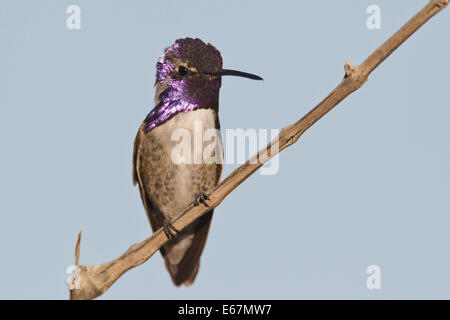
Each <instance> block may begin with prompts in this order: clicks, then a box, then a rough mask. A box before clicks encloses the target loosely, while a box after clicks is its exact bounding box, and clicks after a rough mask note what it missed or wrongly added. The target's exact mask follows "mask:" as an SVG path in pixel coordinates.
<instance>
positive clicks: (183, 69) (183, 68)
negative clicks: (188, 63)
mask: <svg viewBox="0 0 450 320" xmlns="http://www.w3.org/2000/svg"><path fill="white" fill-rule="evenodd" d="M178 73H179V74H180V75H182V76H185V75H187V73H188V71H187V69H186V68H185V67H183V66H179V67H178Z"/></svg>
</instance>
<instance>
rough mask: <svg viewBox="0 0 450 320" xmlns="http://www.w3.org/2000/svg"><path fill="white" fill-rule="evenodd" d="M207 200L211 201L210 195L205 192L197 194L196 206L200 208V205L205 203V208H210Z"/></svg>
mask: <svg viewBox="0 0 450 320" xmlns="http://www.w3.org/2000/svg"><path fill="white" fill-rule="evenodd" d="M206 200H211V199H210V198H209V197H208V195H207V194H206V193H204V192H200V193H196V194H195V200H194V206H196V207H197V206H199V205H200V203H203V204H204V205H205V207H209V205H208V204H207V203H206Z"/></svg>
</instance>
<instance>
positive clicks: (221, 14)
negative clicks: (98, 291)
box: [0, 0, 450, 299]
mask: <svg viewBox="0 0 450 320" xmlns="http://www.w3.org/2000/svg"><path fill="white" fill-rule="evenodd" d="M426 2H427V1H425V0H420V1H419V0H414V1H412V0H403V1H386V0H383V1H381V0H376V1H361V0H358V1H356V0H353V1H332V0H327V1H159V2H156V1H125V0H121V1H87V0H84V1H76V0H73V1H61V0H53V1H13V0H8V1H7V0H3V1H2V2H1V5H0V46H1V47H0V144H1V160H0V161H1V162H0V164H1V165H0V195H1V196H0V197H1V198H0V199H1V200H0V214H1V216H0V261H1V266H0V298H14V299H16V298H33V299H36V298H37V299H47V298H50V299H66V298H67V297H68V291H67V289H66V287H65V280H66V278H67V275H66V273H65V270H66V267H67V266H68V265H70V264H72V263H73V261H74V258H73V254H74V246H75V241H76V235H77V233H78V231H80V230H82V231H83V241H82V247H81V263H82V264H95V263H100V262H105V261H109V260H111V259H113V258H116V257H117V256H119V255H120V254H121V253H122V252H124V251H125V250H126V249H127V248H128V247H129V246H130V245H131V244H133V243H136V242H139V241H141V240H143V239H144V238H146V237H147V236H149V233H150V228H149V225H148V222H147V218H146V216H145V213H144V209H143V206H142V204H141V200H140V197H139V192H138V189H137V188H135V187H133V186H132V183H131V153H132V145H133V139H134V137H135V133H136V130H137V128H138V126H139V125H140V123H141V121H142V120H143V119H144V117H145V116H146V114H147V113H148V112H149V110H150V109H151V108H152V107H153V96H154V88H153V83H154V74H155V64H156V60H157V58H158V57H159V55H160V54H161V53H162V52H163V48H165V47H166V46H168V45H170V44H171V43H172V42H173V41H174V40H175V39H177V38H180V37H185V36H191V37H200V38H201V39H203V40H205V41H208V42H211V43H213V44H214V45H215V46H216V47H217V48H218V49H219V50H220V51H221V53H222V56H223V59H224V67H226V68H235V69H241V70H244V71H248V72H254V73H258V74H260V75H261V76H263V77H264V79H265V81H264V82H257V81H250V80H246V79H236V78H235V79H233V78H226V79H224V81H223V85H222V90H221V99H220V107H221V110H220V118H221V123H222V126H223V128H245V129H246V128H267V129H270V128H281V127H282V126H284V125H287V124H289V123H291V122H294V121H296V120H297V119H298V118H300V117H301V116H303V115H304V114H305V113H306V112H308V111H309V110H310V109H311V108H312V107H314V106H315V105H316V104H317V103H318V102H319V101H321V100H322V99H323V98H324V97H325V96H326V95H327V94H328V93H329V92H330V91H331V89H333V88H334V87H335V86H336V85H337V84H338V83H339V81H340V79H341V78H342V76H343V74H344V69H343V66H344V63H345V61H350V62H352V63H353V64H358V63H360V62H362V60H363V59H365V58H366V56H367V55H368V54H370V53H371V52H372V51H373V50H374V49H375V48H376V47H377V46H378V45H379V44H381V43H382V42H383V41H384V40H385V39H387V38H388V37H389V36H390V35H391V34H392V33H393V32H394V31H396V30H397V29H398V28H399V27H400V26H401V25H402V24H403V23H404V22H405V21H407V19H409V18H410V17H412V16H413V14H415V13H416V12H417V11H418V10H419V9H421V8H422V7H423V6H424V5H425V3H426ZM70 4H77V5H79V6H80V7H81V10H82V22H81V23H82V24H81V30H75V31H70V30H68V29H67V28H66V18H67V17H68V15H67V14H66V13H65V11H66V8H67V6H68V5H70ZM370 4H377V5H379V6H380V7H381V15H382V16H381V17H382V29H381V30H379V31H370V30H368V29H367V28H366V18H367V14H366V8H367V6H368V5H370ZM449 18H450V9H449V8H447V9H445V10H444V11H443V12H442V13H440V14H439V15H438V16H436V17H435V18H433V19H432V20H431V21H429V23H427V24H426V25H425V26H424V27H423V28H422V29H420V30H419V31H418V32H417V33H416V34H414V35H413V37H412V38H410V39H409V40H408V41H407V42H406V43H405V44H404V45H403V46H401V47H400V48H399V49H398V50H397V51H396V52H395V53H394V54H393V55H392V56H391V57H389V58H388V60H387V61H385V62H384V63H383V64H382V65H381V66H380V67H379V68H378V69H377V70H375V72H374V73H373V74H372V75H371V76H370V78H369V81H368V82H367V83H366V85H365V86H364V87H363V88H361V89H360V90H359V91H357V92H356V93H354V94H353V95H351V96H350V97H348V98H347V99H346V100H345V101H343V102H342V103H341V104H340V105H339V106H338V107H337V108H336V109H334V110H333V111H332V112H331V113H330V114H328V115H326V116H325V117H324V118H323V119H322V120H320V121H319V122H318V123H317V124H316V125H314V127H312V128H311V129H310V130H309V131H308V132H307V133H306V134H305V135H304V136H303V137H302V138H301V140H300V141H299V142H298V143H297V144H296V145H294V146H293V147H291V148H289V149H288V150H286V151H285V152H283V153H282V155H281V157H280V171H279V173H278V174H277V175H275V176H261V175H259V174H257V175H254V176H252V177H251V178H250V179H248V180H247V181H246V182H245V183H244V184H242V185H241V186H240V187H239V188H238V189H237V190H236V191H235V192H233V193H232V194H231V195H230V196H229V197H228V198H227V199H226V200H225V201H224V202H223V203H222V204H221V205H220V206H219V207H218V208H217V209H216V214H215V217H214V219H213V224H212V228H211V232H210V237H209V240H208V243H207V246H206V249H205V251H204V254H203V257H202V260H201V261H202V262H201V267H200V272H199V275H198V277H197V280H196V281H195V284H194V285H193V286H192V287H189V288H186V287H183V288H176V287H174V286H173V285H172V282H171V281H170V278H169V275H168V273H167V272H166V270H165V268H164V265H163V261H162V259H161V256H160V254H159V253H158V254H156V255H155V256H154V257H152V258H151V259H150V260H149V261H148V262H147V263H145V264H144V265H142V266H140V267H138V268H136V269H133V270H131V271H129V272H128V273H126V274H125V275H124V276H123V277H122V278H121V279H119V281H118V282H117V283H116V284H114V286H113V287H112V288H111V289H110V290H109V291H108V292H107V293H106V294H105V295H103V296H102V298H108V299H161V298H162V299H171V298H175V299H197V298H206V299H214V298H224V299H228V298H255V299H258V298H267V299H272V298H274V299H279V298H282V299H298V298H326V299H328V298H343V299H349V298H351V299H353V298H358V299H379V298H385V299H391V298H450V272H449V270H450V257H449V244H450V234H449V232H448V230H449V226H450V204H449V200H448V199H449V190H450V147H449V136H450V129H449V126H448V122H449V118H450V108H449V107H450V106H449V102H448V101H449V96H448V94H449V83H450V65H449V60H448V53H449V51H450V45H449V44H450V42H449V41H448V30H450V19H449ZM233 167H234V166H231V165H229V166H227V167H226V168H225V171H224V176H226V175H228V174H229V173H230V172H231V170H232V169H233ZM371 264H376V265H379V266H380V267H381V271H382V289H381V290H378V291H376V290H374V291H370V290H368V289H367V288H366V278H367V274H366V268H367V266H369V265H371Z"/></svg>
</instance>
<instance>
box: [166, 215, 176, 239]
mask: <svg viewBox="0 0 450 320" xmlns="http://www.w3.org/2000/svg"><path fill="white" fill-rule="evenodd" d="M163 230H164V233H165V234H166V237H167V238H168V239H169V240H170V239H174V238H175V237H176V234H175V233H180V231H178V229H176V228H175V227H174V226H173V224H172V222H170V220H169V219H164V224H163ZM172 230H173V231H172ZM174 232H175V233H174Z"/></svg>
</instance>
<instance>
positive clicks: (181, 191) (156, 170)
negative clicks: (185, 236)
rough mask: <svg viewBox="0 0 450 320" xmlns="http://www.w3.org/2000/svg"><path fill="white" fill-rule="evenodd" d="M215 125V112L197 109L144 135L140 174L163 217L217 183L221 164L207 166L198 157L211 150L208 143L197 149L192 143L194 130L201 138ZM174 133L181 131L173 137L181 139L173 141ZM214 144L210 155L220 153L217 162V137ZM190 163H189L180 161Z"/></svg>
mask: <svg viewBox="0 0 450 320" xmlns="http://www.w3.org/2000/svg"><path fill="white" fill-rule="evenodd" d="M195 121H197V123H195ZM215 125H216V114H215V112H214V111H212V110H205V109H200V110H196V111H190V112H187V113H179V114H178V115H176V116H175V117H173V118H172V119H170V120H169V121H167V122H166V123H165V124H163V125H161V126H159V127H156V128H154V129H153V130H152V131H150V132H149V133H148V134H146V135H145V138H144V139H145V140H146V141H144V143H143V150H142V151H143V154H142V156H143V158H144V159H145V161H143V163H142V174H143V175H144V176H145V180H146V189H147V190H146V192H147V194H148V195H149V197H150V199H151V201H152V204H153V205H154V206H156V207H157V208H158V209H159V211H160V212H161V213H162V214H163V215H164V216H165V217H167V218H169V219H173V218H174V217H176V216H177V215H178V214H180V213H181V212H182V211H183V210H184V209H185V208H186V207H187V206H188V205H189V204H190V203H192V202H193V201H194V198H195V194H196V193H200V192H207V191H209V190H210V189H211V188H213V187H214V186H215V185H216V184H217V183H218V181H219V178H220V173H221V168H222V165H221V163H219V164H218V163H216V162H212V163H206V162H205V161H204V159H203V157H202V156H199V154H198V153H199V152H200V153H203V151H204V150H205V148H207V147H208V148H209V149H208V150H211V141H200V146H199V144H198V143H197V147H195V142H194V138H195V135H194V127H195V129H197V130H198V129H201V131H202V133H203V134H204V133H205V132H206V131H207V130H208V129H213V128H215ZM177 129H181V130H178V131H177V132H175V136H180V137H181V136H182V139H179V140H178V141H172V135H173V134H174V131H175V130H177ZM198 133H199V132H198V131H197V139H198ZM188 135H189V137H188ZM187 139H190V143H189V141H188V140H187ZM183 140H184V141H183ZM197 141H198V140H197ZM212 141H214V140H212ZM215 141H216V143H217V146H216V148H212V149H213V153H212V155H213V156H215V154H214V152H216V154H217V153H220V154H218V155H217V157H216V159H222V158H223V156H222V155H223V150H222V143H221V141H220V136H219V137H216V139H215ZM189 146H190V148H189ZM214 150H215V151H214ZM196 152H197V154H195V153H196ZM189 159H190V160H191V162H190V163H186V162H187V161H183V160H189ZM199 160H200V161H199ZM194 161H196V162H194Z"/></svg>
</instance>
